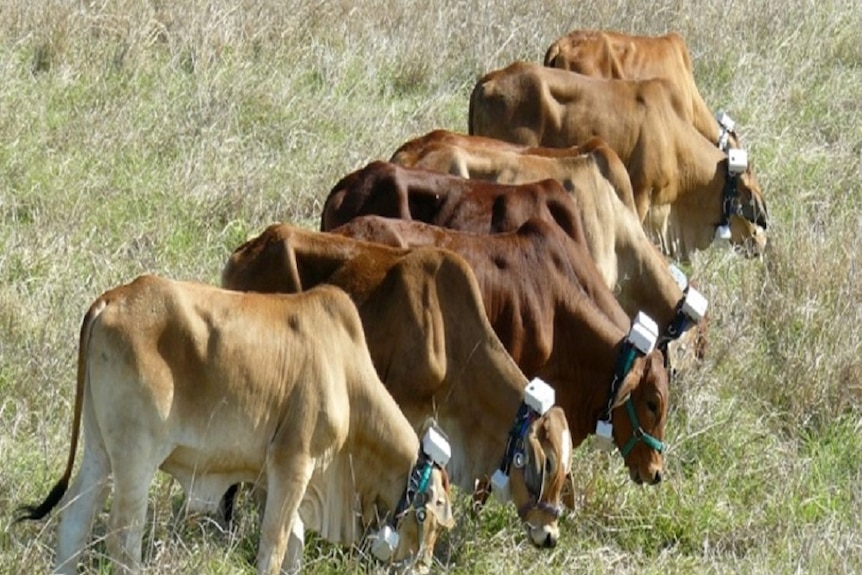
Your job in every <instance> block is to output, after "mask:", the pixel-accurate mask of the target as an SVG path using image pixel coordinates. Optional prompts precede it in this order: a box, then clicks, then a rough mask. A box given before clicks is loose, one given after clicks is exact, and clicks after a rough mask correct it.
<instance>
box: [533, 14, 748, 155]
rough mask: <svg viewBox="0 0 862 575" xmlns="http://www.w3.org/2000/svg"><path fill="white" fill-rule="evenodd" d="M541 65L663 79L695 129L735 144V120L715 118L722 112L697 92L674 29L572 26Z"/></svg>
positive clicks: (717, 141) (685, 51)
mask: <svg viewBox="0 0 862 575" xmlns="http://www.w3.org/2000/svg"><path fill="white" fill-rule="evenodd" d="M544 63H545V66H549V67H552V68H562V69H563V70H569V71H571V72H577V73H578V74H583V75H585V76H593V77H596V78H608V79H611V78H613V79H617V80H646V79H649V78H666V79H668V80H669V81H670V82H671V84H672V86H673V89H674V90H676V92H677V93H679V94H680V98H681V101H682V103H683V105H684V106H685V114H686V117H687V118H688V119H689V121H690V122H691V123H692V124H693V125H694V127H695V128H696V129H697V131H698V132H700V133H701V134H703V135H704V136H705V137H706V138H707V139H708V140H709V141H710V142H713V143H714V144H715V145H717V146H718V147H719V148H720V149H722V150H727V148H728V147H730V148H738V147H739V140H738V137H737V135H736V132H735V131H734V128H735V125H734V123H733V121H732V120H729V119H725V120H724V121H723V122H719V119H720V118H722V117H723V115H722V114H719V115H718V116H716V115H713V113H712V112H711V111H710V109H709V106H707V105H706V102H704V100H703V97H702V96H701V95H700V91H698V89H697V85H696V84H695V81H694V69H693V66H692V63H691V55H690V54H689V51H688V47H687V46H686V45H685V40H683V38H682V36H680V35H679V34H677V33H676V32H670V33H668V34H665V35H663V36H635V35H632V34H624V33H621V32H612V31H604V30H573V31H572V32H569V33H568V34H566V35H565V36H563V37H562V38H559V39H557V40H556V41H555V42H554V43H553V44H551V45H550V47H548V50H547V51H546V52H545V59H544ZM725 118H726V117H725Z"/></svg>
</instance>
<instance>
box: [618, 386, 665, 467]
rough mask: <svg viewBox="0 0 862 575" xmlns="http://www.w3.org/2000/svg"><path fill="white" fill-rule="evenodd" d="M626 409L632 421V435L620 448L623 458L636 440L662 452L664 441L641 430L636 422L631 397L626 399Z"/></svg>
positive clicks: (636, 417)
mask: <svg viewBox="0 0 862 575" xmlns="http://www.w3.org/2000/svg"><path fill="white" fill-rule="evenodd" d="M626 411H627V412H628V414H629V420H630V421H631V423H632V436H631V438H630V439H629V440H628V441H627V442H626V444H625V446H623V448H622V449H621V450H620V453H621V454H622V456H623V457H624V458H625V457H627V456H628V454H629V453H631V450H632V449H634V446H635V444H636V443H637V442H638V441H643V442H644V443H646V444H647V446H649V447H651V448H652V449H654V450H655V451H658V452H659V453H662V452H663V451H664V443H662V442H661V441H659V440H658V439H656V438H655V437H653V436H652V435H650V434H649V433H647V432H645V431H644V430H643V428H642V427H641V425H640V423H639V422H638V415H637V413H635V406H634V404H632V398H631V397H629V398H628V399H627V400H626Z"/></svg>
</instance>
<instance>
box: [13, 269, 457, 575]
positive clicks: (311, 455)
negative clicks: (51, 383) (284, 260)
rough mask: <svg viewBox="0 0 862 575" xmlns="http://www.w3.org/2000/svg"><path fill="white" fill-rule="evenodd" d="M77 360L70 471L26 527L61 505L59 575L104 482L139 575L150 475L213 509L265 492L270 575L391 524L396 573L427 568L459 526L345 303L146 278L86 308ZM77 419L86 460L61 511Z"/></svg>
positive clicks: (116, 543)
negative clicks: (244, 489)
mask: <svg viewBox="0 0 862 575" xmlns="http://www.w3.org/2000/svg"><path fill="white" fill-rule="evenodd" d="M79 349H80V351H79V356H78V380H77V388H76V393H75V407H74V418H73V425H72V439H71V448H70V451H69V458H68V461H67V464H66V470H65V472H64V474H63V477H62V478H61V479H60V481H59V482H58V483H57V485H56V486H55V487H54V489H53V490H52V491H51V493H50V495H49V496H48V497H47V499H46V500H45V501H44V502H43V503H42V504H40V505H38V506H35V507H28V508H26V511H27V513H26V515H25V516H24V517H23V518H27V519H38V518H41V517H43V516H44V515H45V514H47V513H48V512H49V511H50V510H51V508H53V507H54V506H55V505H57V503H59V502H60V500H61V498H63V502H62V504H61V506H62V508H63V510H62V512H61V516H60V526H59V536H58V545H57V557H56V561H57V563H56V571H57V572H60V573H75V572H77V569H76V565H75V564H76V563H77V561H78V560H79V556H80V554H81V552H82V551H83V549H84V547H85V544H86V539H87V535H88V532H89V530H90V526H91V524H92V522H93V519H94V517H95V514H96V513H97V511H98V510H99V509H101V507H102V504H103V502H104V500H105V497H106V495H107V491H108V480H109V477H111V478H112V480H113V493H114V496H113V501H112V504H111V515H110V528H109V530H108V547H109V550H110V554H111V559H112V561H113V562H114V564H115V566H116V567H120V568H121V569H122V570H123V571H124V572H126V571H130V572H137V571H138V570H139V569H140V560H141V543H142V542H141V534H142V530H143V528H144V521H145V518H146V509H147V491H148V488H149V485H150V483H151V482H152V479H153V476H154V474H155V472H156V470H157V469H162V470H163V471H166V472H167V473H169V474H171V475H173V476H174V477H175V478H177V479H178V480H179V482H180V484H181V485H182V486H183V488H184V489H185V491H186V493H187V494H188V497H189V499H190V501H192V502H197V503H198V504H204V505H205V504H207V503H210V504H211V503H212V502H214V501H215V500H216V498H217V497H219V496H220V495H221V494H222V493H224V490H225V489H226V488H227V487H228V486H229V485H231V484H232V483H235V482H238V481H243V482H249V483H258V484H262V485H263V486H265V488H266V493H267V495H266V508H265V512H264V515H263V521H262V525H261V537H260V547H259V550H258V559H257V571H258V573H261V574H274V573H279V572H280V570H281V569H282V566H283V565H282V563H283V559H284V568H286V569H290V570H296V569H298V568H299V566H300V560H301V556H302V535H303V527H307V528H309V529H312V530H314V531H317V532H319V533H320V534H321V535H322V536H323V537H324V538H325V539H327V540H330V541H333V542H339V543H344V544H351V543H353V542H355V541H357V540H358V539H359V538H360V537H361V536H362V534H363V533H364V532H365V531H366V530H367V529H368V527H370V526H374V525H375V524H376V523H377V522H378V520H379V519H384V520H385V521H391V522H392V524H393V525H395V524H396V523H397V524H398V526H399V530H400V533H401V538H400V542H399V546H398V548H397V549H396V551H395V555H394V558H395V559H396V560H398V561H401V560H404V559H406V558H409V557H413V558H417V557H418V559H419V560H420V562H424V563H427V562H428V561H429V560H430V558H431V551H432V548H433V544H434V540H435V539H436V536H437V532H438V529H439V527H451V525H452V517H451V509H450V503H449V495H448V479H447V478H446V476H445V472H444V471H443V470H442V469H441V468H440V467H439V466H438V465H436V464H433V463H430V462H429V461H427V460H426V459H427V458H423V456H422V452H421V451H420V442H419V439H418V438H417V436H416V433H415V432H414V429H413V427H412V426H411V425H410V423H409V422H408V421H407V419H406V418H405V417H404V415H403V414H402V413H401V411H400V410H399V409H398V406H397V404H396V403H395V401H394V400H393V399H392V397H391V395H390V394H389V393H388V392H387V391H386V388H385V387H384V386H383V384H382V383H381V382H380V379H379V378H378V376H377V374H376V372H375V370H374V366H373V364H372V362H371V357H370V356H369V353H368V348H367V346H366V342H365V337H364V335H363V330H362V324H361V323H360V319H359V315H358V313H357V311H356V308H355V306H354V305H353V303H352V302H351V301H350V299H349V298H348V297H347V296H346V295H345V294H344V293H342V292H341V291H340V290H338V289H335V288H332V287H321V288H320V289H317V290H313V291H309V292H308V293H306V294H302V295H289V296H288V295H261V294H241V293H236V292H230V291H227V290H222V289H219V288H215V287H212V286H205V285H201V284H191V283H183V282H176V281H171V280H167V279H162V278H158V277H155V276H142V277H140V278H138V279H137V280H135V281H134V282H132V283H130V284H127V285H124V286H121V287H118V288H115V289H113V290H111V291H108V292H106V293H105V294H103V295H102V296H101V297H99V298H98V299H97V300H96V301H95V302H94V303H93V304H92V306H91V307H90V309H89V311H88V312H87V314H86V316H85V317H84V321H83V325H82V327H81V336H80V348H79ZM82 418H83V429H84V438H85V442H84V459H83V462H82V463H81V467H80V470H79V472H78V475H77V478H76V479H75V481H74V483H73V485H72V488H71V489H70V490H69V491H68V492H67V493H66V494H65V497H63V495H64V492H66V489H67V487H68V484H69V479H70V477H71V473H72V466H73V463H74V458H75V451H76V447H77V443H78V434H79V429H80V424H81V420H82ZM420 465H421V468H419V469H418V471H419V472H420V473H422V472H429V471H430V473H431V480H430V483H429V484H428V486H427V489H425V491H424V496H423V497H421V498H417V497H416V496H415V494H416V490H415V489H414V490H412V491H411V489H410V488H409V486H410V484H409V480H410V479H411V477H412V476H413V475H414V474H415V473H416V472H417V467H418V466H420ZM426 466H430V469H428V470H426V469H425V468H426ZM405 497H407V499H405ZM408 499H409V500H408ZM420 510H421V511H422V512H421V513H420ZM396 511H397V512H398V513H399V514H396ZM411 511H416V512H415V513H414V512H411ZM422 515H424V516H425V517H424V519H423V518H421V516H422Z"/></svg>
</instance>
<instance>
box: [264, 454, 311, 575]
mask: <svg viewBox="0 0 862 575" xmlns="http://www.w3.org/2000/svg"><path fill="white" fill-rule="evenodd" d="M279 455H280V457H277V458H276V457H274V456H273V455H271V454H270V456H269V458H268V461H267V492H266V505H265V507H264V512H263V522H262V525H261V533H260V547H259V548H258V552H257V572H258V575H275V574H276V573H279V572H280V570H281V567H282V561H283V560H284V558H285V554H286V552H287V547H288V539H289V537H290V534H291V532H292V531H293V529H294V528H293V523H294V522H295V520H296V519H297V518H298V516H299V504H300V503H301V502H302V497H303V496H304V495H305V489H306V487H307V486H308V482H309V481H310V480H311V474H312V473H313V472H314V460H313V459H312V458H311V457H308V456H307V455H305V454H301V455H296V456H293V457H290V456H287V457H285V456H284V454H283V453H281V454H279ZM276 459H278V461H276ZM297 543H299V541H298V540H297V539H295V538H294V547H295V546H296V544H297ZM293 553H294V557H293V560H294V561H296V560H298V559H301V556H302V555H301V550H300V553H299V554H298V556H297V554H296V552H295V549H294V550H293ZM300 566H301V565H300V564H299V563H294V564H292V565H285V571H286V572H287V573H295V572H298V571H299V568H300Z"/></svg>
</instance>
